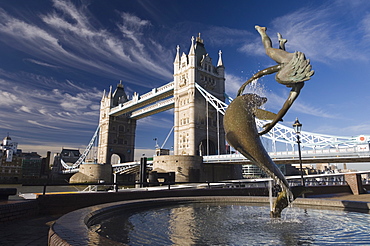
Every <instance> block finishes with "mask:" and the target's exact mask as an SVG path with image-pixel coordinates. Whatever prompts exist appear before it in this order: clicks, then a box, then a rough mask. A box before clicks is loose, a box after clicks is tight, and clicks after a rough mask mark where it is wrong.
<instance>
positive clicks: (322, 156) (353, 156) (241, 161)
mask: <svg viewBox="0 0 370 246" xmlns="http://www.w3.org/2000/svg"><path fill="white" fill-rule="evenodd" d="M269 155H270V157H271V159H272V160H273V161H274V162H275V163H276V164H299V158H298V151H284V152H270V153H269ZM364 162H370V151H369V150H359V149H356V148H355V147H350V148H342V149H321V150H304V151H302V163H303V164H316V163H364ZM203 163H204V164H233V165H248V164H252V163H251V161H250V160H248V159H247V158H245V157H244V156H243V155H241V154H227V155H211V156H203ZM151 164H152V161H149V160H148V165H151ZM139 165H140V161H135V162H127V163H119V164H113V165H112V167H113V171H114V173H117V174H118V173H120V174H123V173H126V172H129V171H130V169H132V168H134V167H138V166H139Z"/></svg>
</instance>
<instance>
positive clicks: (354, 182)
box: [344, 173, 365, 195]
mask: <svg viewBox="0 0 370 246" xmlns="http://www.w3.org/2000/svg"><path fill="white" fill-rule="evenodd" d="M344 180H345V181H346V182H347V184H348V185H349V187H350V188H351V191H352V193H353V195H360V194H363V193H365V190H364V187H363V186H362V180H361V174H358V173H351V174H345V175H344Z"/></svg>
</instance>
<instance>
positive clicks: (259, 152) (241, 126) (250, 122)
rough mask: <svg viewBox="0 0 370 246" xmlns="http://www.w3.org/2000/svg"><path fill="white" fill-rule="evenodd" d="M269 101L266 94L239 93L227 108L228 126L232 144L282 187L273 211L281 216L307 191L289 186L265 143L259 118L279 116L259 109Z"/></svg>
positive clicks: (226, 123)
mask: <svg viewBox="0 0 370 246" xmlns="http://www.w3.org/2000/svg"><path fill="white" fill-rule="evenodd" d="M266 101H267V98H266V97H260V96H258V95H256V94H244V95H241V96H238V97H237V98H235V99H234V100H233V101H232V102H231V103H230V105H229V106H228V108H227V109H226V112H225V116H224V129H225V133H226V140H227V141H228V143H229V144H230V145H231V146H233V147H234V148H235V149H236V150H237V151H239V152H240V153H241V154H242V155H244V156H245V157H246V158H248V159H249V160H250V161H251V162H252V163H253V164H255V165H257V166H258V167H260V168H261V169H262V170H263V171H264V172H265V173H266V174H267V175H269V176H270V177H271V178H273V179H274V180H275V181H276V183H277V184H279V185H280V187H281V188H282V191H281V192H280V193H279V196H278V198H277V199H276V201H275V203H274V205H273V210H272V211H271V217H273V218H278V217H280V216H281V211H282V210H283V209H284V208H286V207H287V206H288V205H289V203H291V202H292V201H293V200H294V199H295V198H296V197H297V196H298V195H300V193H301V192H303V190H302V188H300V189H299V190H298V189H294V190H293V192H292V191H291V190H290V189H289V184H288V181H287V180H286V179H285V176H284V174H283V173H282V172H281V171H280V169H279V168H278V167H277V166H276V164H275V163H274V162H273V161H272V159H271V158H270V156H269V155H268V153H267V151H266V150H265V148H264V146H263V145H262V142H261V139H260V135H259V133H258V130H257V126H256V121H255V117H257V118H259V119H264V120H268V119H271V118H275V114H274V113H272V112H269V111H266V110H263V109H260V108H259V107H260V106H261V105H263V104H264V103H265V102H266Z"/></svg>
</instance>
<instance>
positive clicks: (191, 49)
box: [189, 36, 195, 56]
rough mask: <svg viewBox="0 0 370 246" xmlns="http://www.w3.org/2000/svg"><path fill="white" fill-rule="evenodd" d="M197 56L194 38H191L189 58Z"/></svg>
mask: <svg viewBox="0 0 370 246" xmlns="http://www.w3.org/2000/svg"><path fill="white" fill-rule="evenodd" d="M190 55H195V47H194V36H192V37H191V47H190V51H189V56H190Z"/></svg>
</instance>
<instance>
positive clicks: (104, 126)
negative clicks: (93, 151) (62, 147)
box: [98, 83, 136, 164]
mask: <svg viewBox="0 0 370 246" xmlns="http://www.w3.org/2000/svg"><path fill="white" fill-rule="evenodd" d="M127 101H128V99H127V95H126V93H125V90H124V88H123V85H122V84H121V83H119V84H118V85H117V88H116V90H115V91H114V92H113V93H112V88H111V89H110V91H109V92H108V93H107V94H106V93H105V91H104V93H103V97H102V99H101V103H100V118H99V125H100V131H99V147H98V163H103V164H114V163H119V162H129V161H133V160H134V149H135V131H136V120H134V119H130V118H129V116H130V115H129V114H122V115H120V116H109V111H110V109H111V108H113V107H116V106H118V104H120V103H124V102H127Z"/></svg>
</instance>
